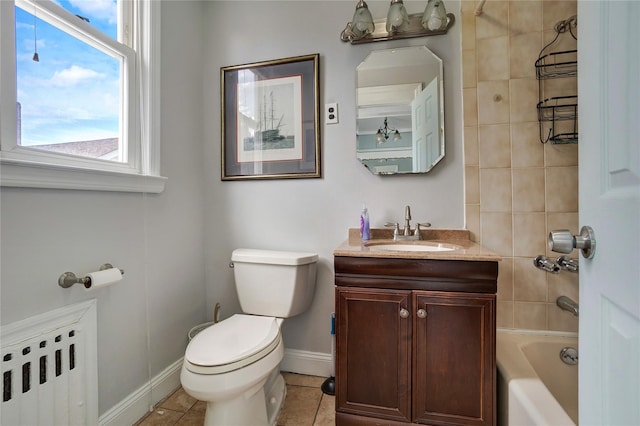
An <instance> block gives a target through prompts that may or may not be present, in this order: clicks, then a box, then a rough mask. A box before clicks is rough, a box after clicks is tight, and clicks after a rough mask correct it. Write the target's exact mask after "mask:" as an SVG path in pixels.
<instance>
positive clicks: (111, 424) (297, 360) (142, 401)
mask: <svg viewBox="0 0 640 426" xmlns="http://www.w3.org/2000/svg"><path fill="white" fill-rule="evenodd" d="M332 367H333V361H332V359H331V354H325V353H320V352H308V351H300V350H297V349H285V351H284V358H283V359H282V363H281V364H280V370H281V371H286V372H290V373H298V374H307V375H310V376H320V377H329V376H330V375H331V372H332V370H333V368H332ZM181 368H182V358H180V359H179V360H177V361H176V362H174V363H173V364H171V365H170V366H168V367H167V368H165V369H164V370H163V371H162V372H160V374H158V375H157V376H155V377H154V378H152V379H151V381H150V382H147V383H145V384H144V385H143V386H141V387H140V388H138V390H136V391H134V392H133V393H131V394H130V395H129V396H127V397H126V398H125V399H123V400H122V401H120V402H119V403H118V404H117V405H116V406H114V407H112V408H111V409H110V410H108V411H107V412H105V413H104V414H103V415H101V416H100V418H99V419H98V425H99V426H121V425H132V424H134V423H135V422H137V421H138V420H140V418H142V417H143V416H144V415H145V414H147V413H148V412H149V410H150V409H151V408H152V407H150V404H151V405H154V404H156V403H158V402H159V401H161V400H162V399H164V398H165V397H167V396H169V394H171V392H173V391H174V390H176V389H177V388H178V387H179V386H180V369H181Z"/></svg>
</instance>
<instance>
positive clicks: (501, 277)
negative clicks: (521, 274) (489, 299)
mask: <svg viewBox="0 0 640 426" xmlns="http://www.w3.org/2000/svg"><path fill="white" fill-rule="evenodd" d="M497 299H498V300H507V301H513V258H512V257H504V258H502V260H501V261H500V263H499V264H498V296H497Z"/></svg>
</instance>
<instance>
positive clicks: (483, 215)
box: [480, 212, 513, 257]
mask: <svg viewBox="0 0 640 426" xmlns="http://www.w3.org/2000/svg"><path fill="white" fill-rule="evenodd" d="M511 221H512V218H511V214H510V213H494V212H480V233H481V234H480V235H481V244H482V245H483V246H485V247H486V248H488V249H489V250H493V251H494V252H496V253H498V254H499V255H501V256H509V257H510V256H513V248H512V247H513V230H512V225H511Z"/></svg>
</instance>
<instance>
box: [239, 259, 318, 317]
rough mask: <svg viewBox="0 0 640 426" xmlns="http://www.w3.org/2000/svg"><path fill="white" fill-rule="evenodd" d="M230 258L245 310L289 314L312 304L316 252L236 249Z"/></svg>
mask: <svg viewBox="0 0 640 426" xmlns="http://www.w3.org/2000/svg"><path fill="white" fill-rule="evenodd" d="M231 261H232V262H233V265H234V266H233V271H234V272H233V273H234V276H235V283H236V291H237V292H238V299H239V300H240V306H241V307H242V311H243V312H244V313H247V314H253V315H265V316H272V317H279V318H288V317H292V316H295V315H298V314H301V313H302V312H304V311H306V310H307V309H308V308H309V305H310V304H311V300H312V299H313V293H314V290H315V286H316V265H317V262H318V255H317V254H316V253H306V252H291V251H274V250H256V249H236V250H234V251H233V253H232V255H231Z"/></svg>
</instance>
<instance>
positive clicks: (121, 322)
mask: <svg viewBox="0 0 640 426" xmlns="http://www.w3.org/2000/svg"><path fill="white" fill-rule="evenodd" d="M355 3H356V2H355V1H340V2H325V1H290V2H272V1H258V2H246V1H227V2H223V1H209V2H191V1H177V2H176V1H165V2H163V10H162V15H163V19H162V25H163V27H162V74H161V76H162V89H161V90H162V94H161V97H162V174H163V175H164V176H167V177H168V178H169V182H168V183H167V186H166V189H165V191H164V192H163V193H162V194H159V195H141V194H124V193H108V192H89V191H57V190H36V189H12V188H2V194H1V200H0V201H1V209H2V210H1V214H2V217H1V219H2V221H1V231H2V242H1V243H2V246H1V249H2V253H1V256H2V257H1V262H2V272H1V274H2V275H1V289H0V290H1V296H2V300H1V308H2V313H1V321H2V324H3V325H4V324H8V323H11V322H13V321H17V320H20V319H23V318H26V317H29V316H32V315H35V314H38V313H41V312H45V311H48V310H51V309H54V308H58V307H61V306H64V305H68V304H72V303H75V302H78V301H81V300H86V299H89V298H94V297H95V298H97V299H98V344H99V352H100V359H99V365H100V366H99V392H100V408H99V409H100V413H104V412H105V411H106V410H108V409H109V408H111V407H113V406H114V405H115V404H117V403H118V402H119V401H121V400H122V399H123V398H125V397H126V396H127V395H129V394H130V393H131V392H132V391H134V390H135V389H137V388H138V387H140V386H141V385H143V384H144V383H145V382H147V381H148V380H149V379H150V377H153V376H154V375H156V374H157V373H158V372H160V371H162V370H163V369H164V368H166V367H167V366H168V365H169V364H171V363H172V362H174V361H175V360H177V359H179V358H180V357H181V356H182V355H183V353H184V348H185V346H186V332H187V331H188V330H189V328H190V327H192V326H193V325H195V324H197V323H199V322H202V321H204V320H210V319H211V317H212V314H213V306H214V304H215V302H220V303H221V304H222V317H223V318H225V317H228V316H230V315H231V314H233V313H235V312H238V311H239V306H238V302H237V298H236V295H235V289H234V287H233V280H232V275H231V271H230V269H229V268H228V263H229V257H230V254H231V251H232V250H233V249H234V248H236V247H255V248H271V249H287V250H307V251H315V252H317V253H319V255H320V258H321V260H320V267H319V275H318V283H317V287H316V294H315V300H314V303H313V306H312V307H311V309H310V311H309V312H307V313H305V314H302V315H301V316H299V317H296V318H292V319H290V320H288V321H286V322H285V325H284V338H285V346H286V347H287V348H290V349H299V350H305V351H311V352H321V353H329V352H330V340H329V334H328V333H329V324H328V322H329V315H330V313H331V312H332V311H333V263H332V251H333V249H334V247H335V246H337V245H338V244H339V243H340V242H341V241H342V240H344V239H346V237H347V229H348V228H350V227H356V226H357V225H358V216H359V213H360V209H361V207H362V203H366V204H367V206H368V207H369V212H370V216H371V222H372V226H374V227H379V226H381V225H382V224H383V223H384V222H387V221H399V220H402V217H403V212H404V206H405V205H407V204H410V205H411V207H412V212H413V217H414V220H419V221H429V222H431V223H432V224H433V226H434V227H438V228H461V227H463V225H464V219H463V218H464V211H463V152H462V102H461V99H462V91H461V76H460V73H461V45H460V28H461V26H460V22H456V24H455V26H454V27H453V29H452V31H450V33H449V34H448V35H447V36H441V37H431V38H422V39H414V40H408V41H395V42H384V43H377V44H369V45H360V46H351V45H349V44H346V43H342V42H341V41H340V40H339V34H340V31H341V30H342V29H343V28H344V25H345V24H346V23H347V21H349V20H350V18H351V16H352V14H353V10H354V7H355ZM368 3H369V6H370V8H371V9H372V11H373V14H374V17H380V16H383V15H384V14H385V13H386V9H387V7H388V1H386V0H385V1H381V2H380V1H370V2H368ZM405 4H407V6H408V9H409V11H410V12H412V13H413V12H418V11H421V9H422V8H424V4H425V2H408V1H407V2H405ZM446 5H447V8H448V10H449V12H453V13H455V14H456V16H457V17H458V16H459V9H460V3H459V2H457V1H447V2H446ZM256 34H257V35H256ZM419 44H425V45H427V46H428V47H429V48H430V49H432V50H433V51H434V52H435V53H436V54H438V55H439V56H440V57H441V58H443V60H444V70H445V92H446V96H447V97H446V101H445V114H446V126H445V127H446V135H447V143H446V149H447V154H446V157H445V159H444V161H443V162H441V163H440V164H438V165H437V166H436V167H435V169H434V170H433V171H432V172H431V173H429V174H428V175H417V176H392V177H380V176H374V175H372V174H370V173H369V172H368V171H367V170H366V169H365V168H364V167H363V166H362V165H361V164H360V163H359V162H358V161H357V160H356V155H355V145H356V138H355V96H354V93H355V71H354V70H355V67H356V66H357V65H358V64H359V63H360V61H362V60H363V59H364V58H365V57H366V55H367V53H368V52H369V51H370V50H372V49H384V48H391V47H396V46H407V45H419ZM309 53H319V54H320V63H321V67H320V74H321V80H320V86H321V103H322V104H324V103H326V102H338V104H339V112H340V123H339V124H336V125H327V126H325V125H324V124H322V127H321V131H322V163H323V166H322V169H323V171H322V174H323V177H322V178H321V179H293V180H272V181H237V182H222V181H221V180H220V101H219V99H220V77H219V76H220V67H223V66H228V65H237V64H242V63H248V62H255V61H262V60H270V59H276V58H283V57H289V56H296V55H304V54H309ZM106 261H109V262H111V263H113V264H114V265H116V266H118V267H121V268H124V269H125V270H126V275H125V278H124V280H123V282H121V283H119V284H118V285H115V286H112V287H109V288H105V289H101V290H97V291H94V292H91V293H87V292H85V291H84V290H83V289H82V288H79V287H78V288H72V289H70V290H63V289H61V288H60V287H58V286H57V284H56V280H57V278H58V276H59V275H60V274H61V273H62V272H64V271H66V270H71V271H74V272H88V271H91V270H94V269H95V268H96V267H97V266H99V265H100V264H101V263H103V262H106ZM147 342H149V343H148V344H147Z"/></svg>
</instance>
